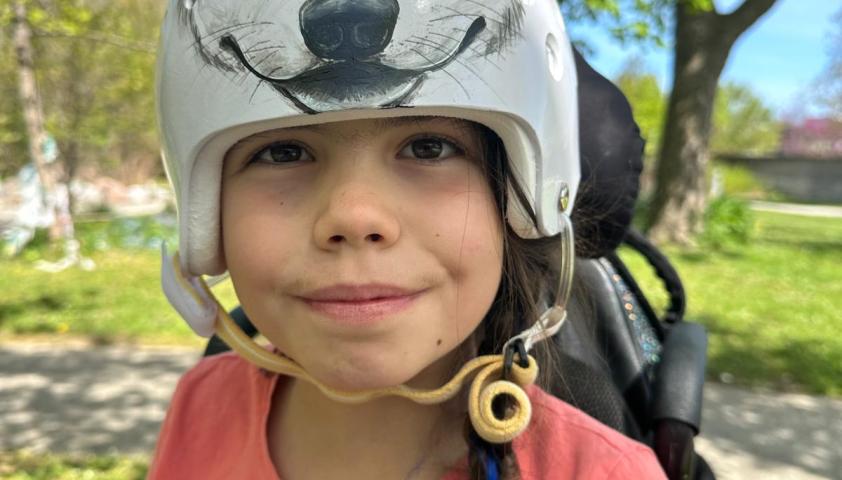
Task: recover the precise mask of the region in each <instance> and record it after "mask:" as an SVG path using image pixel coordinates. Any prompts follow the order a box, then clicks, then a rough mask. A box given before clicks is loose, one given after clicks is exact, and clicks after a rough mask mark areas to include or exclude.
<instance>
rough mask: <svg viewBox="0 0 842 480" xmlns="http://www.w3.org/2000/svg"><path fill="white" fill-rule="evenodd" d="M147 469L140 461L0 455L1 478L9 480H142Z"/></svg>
mask: <svg viewBox="0 0 842 480" xmlns="http://www.w3.org/2000/svg"><path fill="white" fill-rule="evenodd" d="M146 469H147V460H146V459H145V458H141V457H130V456H95V455H83V456H80V455H55V454H35V453H29V452H23V451H19V452H0V478H4V479H8V480H77V479H84V480H142V479H143V478H145V477H146Z"/></svg>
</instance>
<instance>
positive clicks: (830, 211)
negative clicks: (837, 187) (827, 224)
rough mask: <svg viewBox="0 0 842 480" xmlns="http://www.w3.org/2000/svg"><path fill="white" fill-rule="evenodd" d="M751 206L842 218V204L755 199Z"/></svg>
mask: <svg viewBox="0 0 842 480" xmlns="http://www.w3.org/2000/svg"><path fill="white" fill-rule="evenodd" d="M750 205H751V208H752V209H754V210H760V211H763V212H776V213H790V214H793V215H803V216H807V217H827V218H842V206H836V205H805V204H801V203H782V202H763V201H760V200H753V201H751V202H750Z"/></svg>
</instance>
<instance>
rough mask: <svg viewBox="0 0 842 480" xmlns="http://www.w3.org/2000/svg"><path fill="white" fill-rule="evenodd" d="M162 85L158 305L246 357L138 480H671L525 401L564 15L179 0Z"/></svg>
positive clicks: (569, 95) (231, 356) (533, 391)
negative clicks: (225, 294)
mask: <svg viewBox="0 0 842 480" xmlns="http://www.w3.org/2000/svg"><path fill="white" fill-rule="evenodd" d="M158 85H159V88H158V101H159V118H160V122H161V130H162V134H163V138H164V151H165V163H166V167H167V173H168V176H169V178H170V181H171V182H172V184H173V187H174V189H175V191H176V194H177V195H176V196H177V201H178V207H179V220H180V252H179V255H176V256H173V257H168V256H166V255H165V259H164V260H165V261H164V272H163V276H162V279H163V284H164V289H165V292H166V293H167V296H168V297H169V298H170V301H171V302H172V303H173V305H174V306H175V307H176V308H177V309H178V310H179V312H180V313H181V314H182V315H183V316H184V317H185V319H186V320H187V321H188V323H190V325H191V326H192V327H193V328H194V330H196V332H197V333H199V334H200V335H204V336H210V335H212V334H213V333H217V334H218V335H219V336H220V337H222V338H223V339H224V340H225V341H226V342H227V343H228V344H229V345H230V346H231V347H232V349H233V350H235V351H236V352H237V353H227V354H222V355H218V356H214V357H209V358H207V359H205V360H202V361H201V362H200V363H199V364H198V365H197V366H196V367H194V368H193V369H192V370H191V371H190V372H188V373H187V374H186V375H185V376H184V378H183V379H182V380H181V382H180V383H179V386H178V388H177V390H176V393H175V395H174V398H173V401H172V404H171V406H170V410H169V413H168V415H167V419H166V421H165V422H164V425H163V427H162V431H161V435H160V439H159V442H158V448H157V451H156V454H155V459H154V461H153V464H152V466H151V469H150V474H149V476H150V478H153V479H158V478H174V479H182V478H245V479H252V478H269V479H273V478H283V479H287V480H297V479H307V478H314V479H324V478H367V479H368V478H377V479H380V478H384V479H391V478H397V479H404V478H412V479H438V478H447V479H453V480H455V479H463V478H471V479H473V478H487V479H497V478H506V479H512V478H523V479H553V478H558V479H562V478H564V479H567V478H582V479H591V478H616V479H621V478H622V479H626V478H635V479H637V478H663V473H662V471H661V470H660V467H659V466H658V464H657V461H656V460H655V457H654V455H653V454H652V452H651V451H650V450H649V449H648V448H646V447H645V446H643V445H640V444H637V443H635V442H634V441H632V440H630V439H628V438H626V437H624V436H623V435H621V434H619V433H617V432H615V431H613V430H611V429H610V428H608V427H605V426H603V425H602V424H600V423H598V422H597V421H595V420H593V419H592V418H590V417H588V416H587V415H585V414H584V413H582V412H581V411H579V410H576V409H574V408H573V407H571V406H569V405H567V404H565V403H563V402H561V401H560V400H558V399H556V398H554V397H551V396H550V395H548V394H547V393H545V392H544V391H543V390H542V389H541V388H540V387H539V386H537V385H535V383H537V384H538V385H543V386H547V385H549V382H552V381H558V379H559V378H560V377H561V376H563V375H564V372H552V371H550V368H549V367H550V366H551V365H552V362H551V360H550V357H551V355H552V351H551V350H550V348H549V344H548V343H546V342H543V340H545V339H546V338H548V337H550V336H552V335H553V334H554V333H555V332H557V331H558V329H559V328H560V326H561V324H562V322H563V321H564V320H565V318H566V310H565V305H566V302H567V298H568V296H569V289H570V280H571V277H572V266H573V253H572V246H573V242H572V232H571V227H570V220H569V213H570V211H571V209H572V199H573V198H575V195H576V187H577V184H578V181H579V158H578V154H579V152H578V130H577V110H576V105H577V101H576V80H575V68H574V64H573V56H572V51H571V47H570V44H569V41H568V39H567V36H566V33H565V31H564V25H563V22H562V19H561V16H560V14H559V11H558V7H557V4H556V2H554V1H552V0H509V1H503V0H498V1H490V2H472V1H455V0H450V1H446V0H438V1H436V0H431V1H423V2H422V1H416V2H411V1H397V0H307V1H304V2H293V1H281V0H172V1H171V3H170V6H169V9H168V13H167V17H166V19H165V21H164V27H163V32H162V40H161V54H160V59H159V78H158ZM559 244H560V245H561V247H560V248H561V256H560V257H559V254H558V252H559ZM225 271H227V272H228V273H230V275H231V279H232V282H233V285H234V288H235V290H236V292H237V296H238V298H239V300H240V302H241V304H242V306H243V308H244V310H245V311H246V312H247V314H248V316H249V318H250V319H251V321H252V322H253V323H254V325H255V326H256V327H257V328H258V330H259V331H260V332H261V333H262V334H263V336H264V337H265V338H266V339H267V340H268V341H269V342H270V344H271V348H270V349H267V348H263V347H260V346H257V344H256V343H254V342H253V341H251V340H250V339H249V338H248V337H246V336H245V335H243V334H242V332H240V331H239V330H237V327H236V326H235V325H234V324H233V323H232V322H231V320H230V318H228V317H227V315H226V314H225V311H224V309H222V308H221V307H220V306H219V305H218V304H217V303H216V301H215V300H214V299H213V297H212V295H211V294H210V292H209V290H208V289H207V288H206V286H205V285H204V283H203V282H202V280H201V275H215V274H220V273H223V272H225ZM539 365H540V366H541V367H544V369H543V370H541V376H540V378H537V379H536V376H537V375H538V370H539V369H538V367H539ZM463 384H469V386H468V387H467V388H466V389H464V390H466V391H462V390H463V389H462V388H461V387H462V386H463Z"/></svg>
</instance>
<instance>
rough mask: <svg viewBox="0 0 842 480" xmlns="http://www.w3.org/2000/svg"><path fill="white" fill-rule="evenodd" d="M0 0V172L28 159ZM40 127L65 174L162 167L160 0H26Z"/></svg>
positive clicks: (136, 175)
mask: <svg viewBox="0 0 842 480" xmlns="http://www.w3.org/2000/svg"><path fill="white" fill-rule="evenodd" d="M11 3H12V2H9V1H6V2H3V5H0V28H2V32H0V33H1V34H0V177H2V176H8V175H11V174H14V173H15V172H17V170H18V169H19V168H20V167H21V166H22V165H24V164H25V163H27V162H28V161H29V158H28V154H27V147H26V141H25V140H26V133H25V126H24V124H23V118H22V108H21V106H20V105H19V97H18V94H17V82H18V77H17V69H16V64H15V62H16V59H15V54H14V51H13V45H12V42H11V40H10V39H11V37H12V23H11V15H12V12H11V8H12V5H11ZM27 7H28V13H29V22H30V25H31V26H32V30H33V44H34V48H35V62H36V64H35V69H36V73H37V80H38V86H39V90H40V94H41V98H42V102H43V104H44V112H45V123H46V128H47V131H48V132H49V133H50V134H51V135H52V136H53V137H55V139H56V141H57V143H58V147H59V151H60V152H61V155H62V160H63V161H64V162H65V165H66V166H67V167H68V170H69V174H70V176H71V177H72V176H74V175H75V174H76V173H78V172H79V171H80V170H83V169H86V168H88V169H93V170H96V171H97V172H99V173H104V174H108V175H110V176H113V177H115V178H118V179H120V180H123V181H125V182H127V183H134V182H137V181H142V180H145V179H147V178H149V177H151V176H154V175H158V174H160V167H159V147H158V143H157V136H156V132H155V109H154V95H153V89H154V75H153V70H154V65H155V45H156V43H157V36H158V26H159V23H160V20H161V17H162V15H163V8H164V6H163V2H160V1H157V0H41V1H28V2H27Z"/></svg>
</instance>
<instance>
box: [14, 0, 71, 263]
mask: <svg viewBox="0 0 842 480" xmlns="http://www.w3.org/2000/svg"><path fill="white" fill-rule="evenodd" d="M14 24H15V34H14V36H15V53H16V55H17V61H18V77H19V94H20V99H21V104H22V105H23V114H24V122H25V123H26V133H27V139H28V146H29V155H30V157H31V158H32V163H34V164H35V169H36V170H37V171H38V178H39V179H40V181H41V187H42V188H43V192H44V196H43V201H44V206H45V207H46V208H50V209H52V211H53V219H54V220H53V224H52V225H51V226H50V228H49V236H50V240H53V241H56V240H64V248H65V253H66V256H67V257H68V258H70V257H73V258H72V261H78V259H79V256H78V251H79V245H78V242H76V239H75V229H74V228H73V217H72V216H71V214H70V190H69V188H68V186H67V185H66V184H64V183H63V182H62V181H61V178H60V177H59V176H60V175H61V174H60V173H59V172H58V171H57V170H58V169H56V168H51V166H49V165H48V162H47V159H46V157H45V155H44V151H43V146H44V142H45V140H46V138H47V134H46V132H45V130H44V113H43V107H42V106H41V97H40V96H39V95H38V85H37V82H36V78H35V66H34V65H35V63H34V61H33V57H34V55H33V48H32V30H31V28H30V26H29V22H28V20H27V17H26V4H25V3H24V0H16V1H15V3H14Z"/></svg>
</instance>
